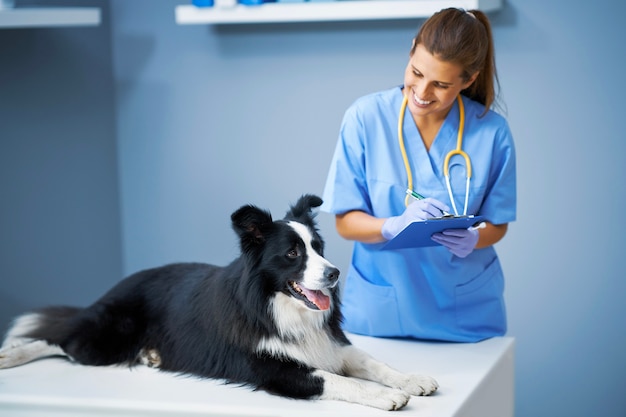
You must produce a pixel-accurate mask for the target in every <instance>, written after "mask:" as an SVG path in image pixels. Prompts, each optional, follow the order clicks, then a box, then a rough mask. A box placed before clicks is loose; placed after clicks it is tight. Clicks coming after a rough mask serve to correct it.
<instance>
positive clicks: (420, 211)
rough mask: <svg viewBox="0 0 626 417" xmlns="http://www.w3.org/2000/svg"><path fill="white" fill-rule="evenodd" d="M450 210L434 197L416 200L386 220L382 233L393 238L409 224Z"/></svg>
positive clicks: (388, 237)
mask: <svg viewBox="0 0 626 417" xmlns="http://www.w3.org/2000/svg"><path fill="white" fill-rule="evenodd" d="M449 210H450V207H448V206H446V205H445V204H444V203H442V202H441V201H439V200H435V199H434V198H425V199H423V200H415V201H413V202H412V203H411V204H409V205H408V206H407V208H406V209H404V213H402V214H401V215H399V216H394V217H389V218H388V219H387V220H385V223H383V228H382V230H381V233H382V235H383V237H384V238H385V239H387V240H391V239H393V238H394V237H396V235H397V234H398V233H400V232H401V231H402V229H404V228H405V227H407V226H408V225H409V224H411V223H413V222H418V221H424V220H426V219H429V218H433V217H441V215H442V212H443V211H449Z"/></svg>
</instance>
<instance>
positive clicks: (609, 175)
mask: <svg viewBox="0 0 626 417" xmlns="http://www.w3.org/2000/svg"><path fill="white" fill-rule="evenodd" d="M17 3H18V5H19V4H27V3H29V2H26V1H22V2H20V1H18V2H17ZM30 3H33V2H30ZM36 3H37V4H40V5H41V4H63V5H72V4H75V5H78V4H81V5H91V6H98V7H101V8H102V10H103V23H102V25H100V26H98V27H91V28H54V29H52V28H46V29H0V329H2V330H3V329H6V327H7V326H8V323H9V321H10V319H11V317H12V316H14V315H16V314H18V313H20V312H22V311H24V310H26V309H29V308H34V307H39V306H42V305H45V304H77V305H85V304H88V303H91V302H92V301H94V300H95V299H96V298H97V297H98V296H100V295H101V294H102V293H103V292H104V291H105V290H106V289H108V288H109V287H110V286H111V285H113V284H114V283H115V282H117V281H118V280H119V279H120V278H122V276H124V275H126V274H129V273H132V272H134V271H137V270H139V269H142V268H145V267H151V266H155V265H160V264H165V263H168V262H171V261H206V262H211V263H217V264H226V263H227V262H229V261H230V260H231V259H232V258H233V257H234V256H236V254H237V242H236V240H235V236H234V233H233V232H232V231H231V229H230V225H229V216H230V213H231V212H232V211H234V210H235V209H236V208H238V207H239V206H241V205H242V204H246V203H253V204H257V205H259V206H261V207H263V208H267V209H269V210H271V211H272V212H273V213H274V215H275V217H282V215H283V214H284V212H285V211H286V209H287V204H289V203H291V202H294V201H295V200H296V199H297V198H298V196H299V195H300V194H302V193H307V192H312V193H318V194H321V192H322V189H323V185H324V181H325V178H326V173H327V169H328V165H329V162H330V158H331V156H332V152H333V149H334V146H335V142H336V139H337V135H338V129H339V124H340V121H341V118H342V116H343V112H344V111H345V109H346V108H347V107H348V106H349V105H350V104H351V102H352V101H353V100H355V99H356V98H357V97H359V96H361V95H363V94H366V93H369V92H373V91H377V90H381V89H385V88H388V87H390V86H393V85H397V84H400V83H402V80H403V71H404V67H405V65H406V62H407V59H408V51H409V47H410V45H411V40H412V38H413V36H414V34H415V33H416V31H417V27H418V25H419V23H420V21H419V20H407V21H374V22H351V23H305V24H268V25H264V24H256V25H242V26H237V25H235V26H208V25H193V26H180V25H176V24H175V21H174V7H175V6H176V5H177V4H181V3H184V2H181V1H180V0H168V1H158V2H156V1H149V0H130V1H129V0H109V1H107V0H89V1H83V2H81V1H76V0H75V1H65V2H62V1H57V2H54V3H52V2H49V1H48V2H46V1H37V2H36ZM625 15H626V5H625V4H624V3H623V2H621V1H609V0H604V1H601V0H600V1H595V2H578V1H575V2H573V1H571V0H553V1H550V2H547V1H544V0H508V1H506V2H505V5H504V8H503V9H502V10H500V11H499V12H497V13H494V14H492V15H491V19H492V24H493V30H494V37H495V42H496V52H497V55H496V56H497V65H498V70H499V75H500V81H501V85H502V97H503V99H504V102H505V103H506V106H507V116H508V120H509V122H510V125H511V128H512V131H513V133H514V136H515V140H516V145H517V151H518V154H517V156H518V187H519V189H518V196H519V207H518V221H517V222H515V223H513V224H511V226H510V229H509V233H508V235H507V236H506V238H505V239H504V240H503V241H502V242H501V243H499V244H498V245H497V250H498V252H499V254H500V256H501V259H502V264H503V268H504V271H505V275H506V282H507V287H506V299H507V303H508V310H509V327H510V330H509V335H511V336H514V337H515V338H516V415H517V416H518V417H541V416H550V417H553V416H568V417H574V416H591V415H598V416H600V415H601V416H614V417H623V416H625V415H626V397H625V396H624V395H623V387H624V386H625V385H626V361H625V360H624V356H623V355H624V354H623V352H624V351H626V320H625V318H626V307H625V304H626V303H625V302H624V301H623V298H624V295H625V294H626V280H625V277H624V272H623V266H622V265H623V261H624V259H623V258H624V253H625V252H624V235H625V233H624V222H623V221H621V220H620V215H621V212H622V210H623V207H624V204H625V203H626V201H625V198H624V197H625V187H624V185H623V181H624V178H625V176H624V171H625V169H624V162H623V161H624V155H626V152H625V146H624V139H625V138H624V128H623V123H624V120H625V117H624V115H623V113H624V105H623V101H624V95H625V93H626V84H625V83H624V66H623V63H624V58H626V47H625V46H624V43H623V39H626V25H624V23H623V18H624V16H625ZM318 219H319V221H320V225H321V229H322V233H323V234H324V236H325V237H326V240H327V243H328V251H327V255H328V257H329V258H330V260H331V261H333V262H334V263H335V264H337V265H338V266H339V267H340V268H341V269H343V270H345V269H346V268H347V265H348V263H349V257H350V251H351V245H350V243H349V242H346V241H343V240H341V239H340V238H339V237H338V235H337V234H336V232H335V230H334V221H333V219H332V217H331V216H329V215H327V214H325V213H320V215H319V216H318Z"/></svg>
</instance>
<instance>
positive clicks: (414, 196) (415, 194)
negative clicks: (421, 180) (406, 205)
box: [406, 188, 450, 216]
mask: <svg viewBox="0 0 626 417" xmlns="http://www.w3.org/2000/svg"><path fill="white" fill-rule="evenodd" d="M406 193H407V194H408V195H410V196H411V197H413V198H415V199H417V200H423V199H425V198H426V197H424V196H423V195H421V194H420V193H416V192H415V191H413V190H411V189H410V188H407V189H406ZM441 213H442V214H443V215H444V216H449V215H450V213H448V212H447V211H445V210H442V211H441Z"/></svg>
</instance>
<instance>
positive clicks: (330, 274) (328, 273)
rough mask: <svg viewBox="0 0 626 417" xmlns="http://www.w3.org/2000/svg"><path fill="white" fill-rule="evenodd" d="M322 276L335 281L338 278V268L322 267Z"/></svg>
mask: <svg viewBox="0 0 626 417" xmlns="http://www.w3.org/2000/svg"><path fill="white" fill-rule="evenodd" d="M324 278H326V280H328V281H329V282H335V281H337V280H338V279H339V270H338V269H337V268H335V267H334V266H327V267H326V269H324Z"/></svg>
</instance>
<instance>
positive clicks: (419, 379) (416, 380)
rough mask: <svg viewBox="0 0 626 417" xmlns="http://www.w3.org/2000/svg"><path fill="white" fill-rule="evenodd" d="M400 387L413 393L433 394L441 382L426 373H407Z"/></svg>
mask: <svg viewBox="0 0 626 417" xmlns="http://www.w3.org/2000/svg"><path fill="white" fill-rule="evenodd" d="M398 388H400V389H402V390H404V391H406V392H408V393H410V394H411V395H431V394H432V393H434V392H435V391H437V389H438V388H439V384H438V383H437V381H435V380H434V379H433V378H431V377H429V376H425V375H406V378H405V379H404V381H402V382H401V383H400V384H399V386H398Z"/></svg>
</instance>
